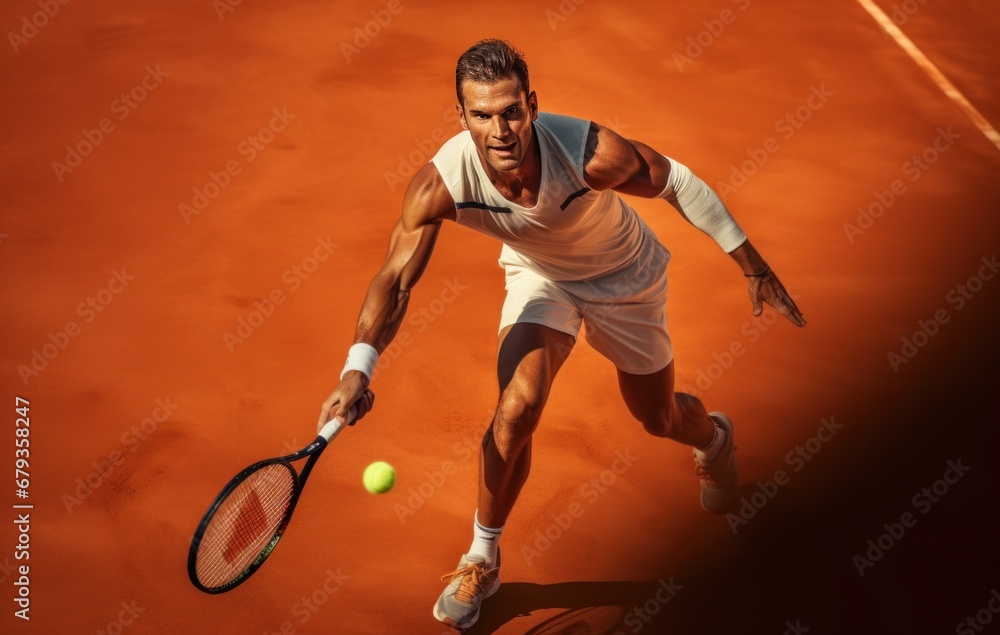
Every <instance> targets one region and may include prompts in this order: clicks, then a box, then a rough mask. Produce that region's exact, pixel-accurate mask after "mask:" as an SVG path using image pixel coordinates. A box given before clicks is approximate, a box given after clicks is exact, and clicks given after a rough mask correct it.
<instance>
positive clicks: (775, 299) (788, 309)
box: [754, 272, 806, 327]
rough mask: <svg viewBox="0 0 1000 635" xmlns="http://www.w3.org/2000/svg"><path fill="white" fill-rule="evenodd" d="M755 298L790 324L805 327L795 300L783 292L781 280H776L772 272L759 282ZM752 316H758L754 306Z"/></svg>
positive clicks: (785, 291)
mask: <svg viewBox="0 0 1000 635" xmlns="http://www.w3.org/2000/svg"><path fill="white" fill-rule="evenodd" d="M757 297H758V298H760V299H761V300H763V301H764V302H767V303H768V304H770V305H771V306H773V307H774V308H775V310H777V311H778V313H780V314H781V315H783V316H785V317H786V318H787V319H788V321H789V322H791V323H792V324H795V325H796V326H799V327H802V326H805V325H806V319H805V317H804V316H803V315H802V311H801V310H799V307H798V306H797V305H796V304H795V300H793V299H792V297H791V295H789V293H788V291H787V290H785V286H784V285H783V284H781V280H779V279H778V276H776V275H775V274H774V272H768V274H767V275H766V276H764V278H763V279H762V280H761V281H759V284H758V291H757ZM754 315H755V316H756V315H760V313H759V312H758V311H757V306H756V305H755V306H754Z"/></svg>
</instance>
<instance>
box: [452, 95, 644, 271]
mask: <svg viewBox="0 0 1000 635" xmlns="http://www.w3.org/2000/svg"><path fill="white" fill-rule="evenodd" d="M534 131H535V135H536V136H537V138H538V147H539V149H540V151H541V165H542V179H541V186H540V188H539V195H538V202H537V203H536V204H535V206H534V207H531V208H528V207H521V206H520V205H516V204H514V203H512V202H510V201H509V200H507V199H506V198H504V197H503V196H502V195H501V194H500V192H499V191H497V189H496V187H494V186H493V183H492V182H491V181H490V179H489V177H488V176H487V174H486V171H485V170H484V169H483V166H482V163H480V159H479V153H478V152H477V151H476V146H475V144H474V143H473V141H472V136H471V135H470V134H469V132H468V131H463V132H461V133H459V134H457V135H455V136H454V137H452V138H451V139H449V140H448V141H446V142H445V144H444V145H443V146H441V149H440V150H439V151H438V153H437V154H436V155H434V158H433V159H432V162H433V163H434V166H435V167H436V168H437V170H438V172H440V174H441V178H442V179H443V180H444V182H445V185H447V186H448V191H449V192H451V197H452V199H454V201H455V209H456V220H457V221H458V223H459V224H460V225H465V226H466V227H471V228H472V229H475V230H477V231H480V232H482V233H484V234H487V235H488V236H494V237H496V238H498V239H500V241H501V242H502V243H503V245H504V246H503V249H502V251H501V254H500V264H501V265H504V266H506V265H508V264H518V265H522V266H525V267H528V268H529V269H531V270H533V271H535V272H537V273H539V274H541V275H543V276H545V277H546V278H548V279H550V280H556V281H568V280H584V279H587V278H593V277H595V276H599V275H601V274H605V273H609V272H612V271H616V270H618V269H622V268H624V267H627V266H628V265H629V264H631V263H632V262H633V261H635V259H636V257H637V256H638V254H639V251H640V249H641V248H642V246H643V243H645V242H646V241H648V240H650V239H652V240H654V241H655V236H653V235H652V232H651V231H650V230H649V229H648V227H646V225H645V223H643V222H642V220H641V219H640V218H639V216H638V214H636V213H635V211H634V210H633V209H632V208H631V207H629V206H628V205H626V204H625V201H623V200H622V199H621V197H619V196H618V195H617V194H616V193H615V192H614V191H613V190H610V189H609V190H604V191H596V190H593V189H591V188H590V187H589V186H588V185H587V183H586V182H585V181H584V178H583V161H584V152H585V148H586V144H587V134H588V132H589V131H590V122H589V121H586V120H583V119H576V118H573V117H566V116H563V115H554V114H550V113H539V115H538V119H537V120H536V121H535V122H534Z"/></svg>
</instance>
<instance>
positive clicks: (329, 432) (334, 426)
mask: <svg viewBox="0 0 1000 635" xmlns="http://www.w3.org/2000/svg"><path fill="white" fill-rule="evenodd" d="M357 416H358V409H357V408H355V407H354V406H351V409H350V410H348V411H347V422H346V423H341V422H340V420H339V419H337V417H334V418H333V419H330V420H329V421H327V422H326V425H325V426H323V429H322V430H320V431H319V435H320V436H321V437H323V438H324V439H326V440H327V441H333V439H334V437H336V436H337V435H338V434H340V431H341V430H343V429H344V428H346V427H347V426H349V425H351V422H352V421H354V418H355V417H357Z"/></svg>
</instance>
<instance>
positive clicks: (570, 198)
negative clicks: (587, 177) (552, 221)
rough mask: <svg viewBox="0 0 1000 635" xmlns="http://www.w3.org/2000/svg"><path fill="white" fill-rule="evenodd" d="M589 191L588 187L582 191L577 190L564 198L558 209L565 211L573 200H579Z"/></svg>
mask: <svg viewBox="0 0 1000 635" xmlns="http://www.w3.org/2000/svg"><path fill="white" fill-rule="evenodd" d="M589 191H590V188H589V187H585V188H583V189H582V190H577V191H575V192H573V193H572V194H570V195H569V196H567V197H566V200H565V201H563V203H562V205H560V206H559V209H560V210H563V211H565V210H566V208H567V207H568V206H569V204H570V203H572V202H573V199H575V198H579V197H580V196H583V195H584V194H586V193H587V192H589Z"/></svg>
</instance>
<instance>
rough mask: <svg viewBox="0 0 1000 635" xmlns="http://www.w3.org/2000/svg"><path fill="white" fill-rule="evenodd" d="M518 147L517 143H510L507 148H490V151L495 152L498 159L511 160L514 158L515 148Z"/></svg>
mask: <svg viewBox="0 0 1000 635" xmlns="http://www.w3.org/2000/svg"><path fill="white" fill-rule="evenodd" d="M515 146H517V141H514V142H512V143H510V144H509V145H505V146H490V150H492V151H493V153H494V154H496V155H497V156H498V157H501V158H509V157H512V156H514V147H515Z"/></svg>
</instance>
